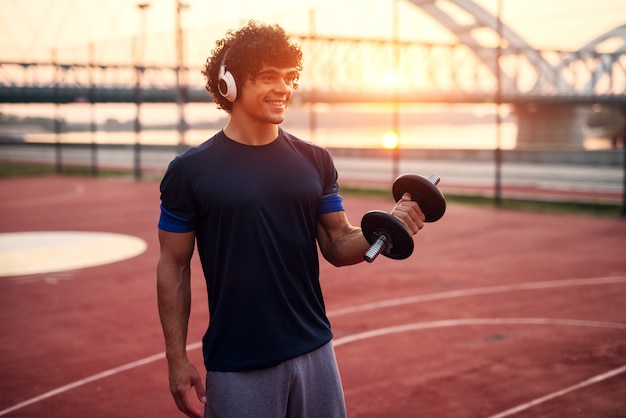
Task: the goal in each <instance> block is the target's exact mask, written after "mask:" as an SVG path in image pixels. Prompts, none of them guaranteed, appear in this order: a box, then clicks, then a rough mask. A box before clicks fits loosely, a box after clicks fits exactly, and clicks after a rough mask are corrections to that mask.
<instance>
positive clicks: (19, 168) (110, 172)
mask: <svg viewBox="0 0 626 418" xmlns="http://www.w3.org/2000/svg"><path fill="white" fill-rule="evenodd" d="M53 174H62V175H67V176H79V177H88V176H94V173H93V172H92V170H91V167H85V166H73V165H64V166H63V167H62V169H61V171H60V172H57V168H56V166H55V165H53V164H42V163H21V162H19V163H18V162H7V161H0V178H15V177H35V176H47V175H53ZM132 175H133V173H132V171H130V170H126V169H110V168H107V169H103V168H99V169H98V171H97V173H95V177H128V176H132Z"/></svg>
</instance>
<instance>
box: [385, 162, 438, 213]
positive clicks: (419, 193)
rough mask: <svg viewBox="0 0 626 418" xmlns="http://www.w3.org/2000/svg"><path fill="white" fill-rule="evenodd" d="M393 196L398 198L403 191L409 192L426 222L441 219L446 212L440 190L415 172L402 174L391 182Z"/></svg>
mask: <svg viewBox="0 0 626 418" xmlns="http://www.w3.org/2000/svg"><path fill="white" fill-rule="evenodd" d="M392 191H393V198H394V199H395V200H396V202H397V201H398V200H400V199H401V198H402V195H403V194H404V193H410V194H411V199H412V200H414V201H415V202H417V204H418V205H419V206H420V209H422V212H424V215H426V219H425V221H426V222H435V221H438V220H439V219H441V217H442V216H443V214H444V213H445V212H446V199H445V197H444V196H443V193H441V190H439V188H438V187H437V186H435V185H434V184H433V183H432V182H431V181H429V180H428V179H426V178H424V177H422V176H418V175H416V174H404V175H402V176H400V177H398V178H397V179H396V180H395V181H394V182H393V187H392Z"/></svg>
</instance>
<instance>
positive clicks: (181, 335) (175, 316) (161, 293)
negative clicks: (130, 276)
mask: <svg viewBox="0 0 626 418" xmlns="http://www.w3.org/2000/svg"><path fill="white" fill-rule="evenodd" d="M194 239H195V234H194V233H193V232H188V233H173V232H166V231H163V230H159V242H160V245H161V253H160V257H159V262H158V265H157V298H158V306H159V317H160V319H161V327H162V328H163V335H164V337H165V354H166V357H167V363H168V369H169V379H170V390H171V392H172V395H173V397H174V401H175V402H176V405H177V406H178V408H179V409H180V410H181V411H183V412H184V413H185V414H187V415H188V416H190V417H201V416H202V414H201V412H200V409H198V408H197V407H196V406H194V405H193V403H192V402H191V399H190V396H189V390H190V389H191V388H192V387H195V390H196V393H197V396H198V399H200V400H201V401H202V400H203V399H204V397H205V392H204V385H203V383H202V379H201V378H200V375H199V374H198V371H197V370H196V368H195V367H194V366H193V365H192V364H191V362H190V361H189V359H188V358H187V350H186V345H187V327H188V323H189V312H190V308H191V284H190V277H191V269H190V261H191V256H192V255H193V249H194Z"/></svg>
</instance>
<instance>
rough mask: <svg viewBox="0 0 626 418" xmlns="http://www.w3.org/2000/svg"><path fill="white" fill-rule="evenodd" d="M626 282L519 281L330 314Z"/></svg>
mask: <svg viewBox="0 0 626 418" xmlns="http://www.w3.org/2000/svg"><path fill="white" fill-rule="evenodd" d="M611 283H626V277H624V276H621V277H598V278H591V279H571V280H552V281H546V282H529V283H517V284H509V285H499V286H487V287H478V288H474V289H460V290H450V291H447V292H439V293H430V294H425V295H413V296H407V297H404V298H398V299H387V300H381V301H377V302H370V303H364V304H362V305H354V306H347V307H345V308H337V309H333V310H330V311H328V316H341V315H348V314H352V313H357V312H364V311H372V310H375V309H382V308H390V307H396V306H401V305H409V304H413V303H422V302H430V301H433V300H442V299H453V298H461V297H466V296H476V295H487V294H492V293H505V292H519V291H524V290H538V289H553V288H558V287H572V286H593V285H600V284H611Z"/></svg>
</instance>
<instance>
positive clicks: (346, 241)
mask: <svg viewBox="0 0 626 418" xmlns="http://www.w3.org/2000/svg"><path fill="white" fill-rule="evenodd" d="M317 241H318V243H319V246H320V250H321V252H322V255H323V256H324V258H325V259H326V260H328V261H329V262H330V263H332V264H334V265H335V266H340V265H347V264H356V263H358V262H360V261H363V253H364V252H365V251H366V250H367V247H368V244H367V241H366V240H365V237H363V234H362V233H361V229H360V228H358V227H356V226H353V225H352V224H350V221H349V220H348V217H347V215H346V213H345V212H344V211H337V212H331V213H326V214H323V215H320V216H319V218H318V222H317Z"/></svg>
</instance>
